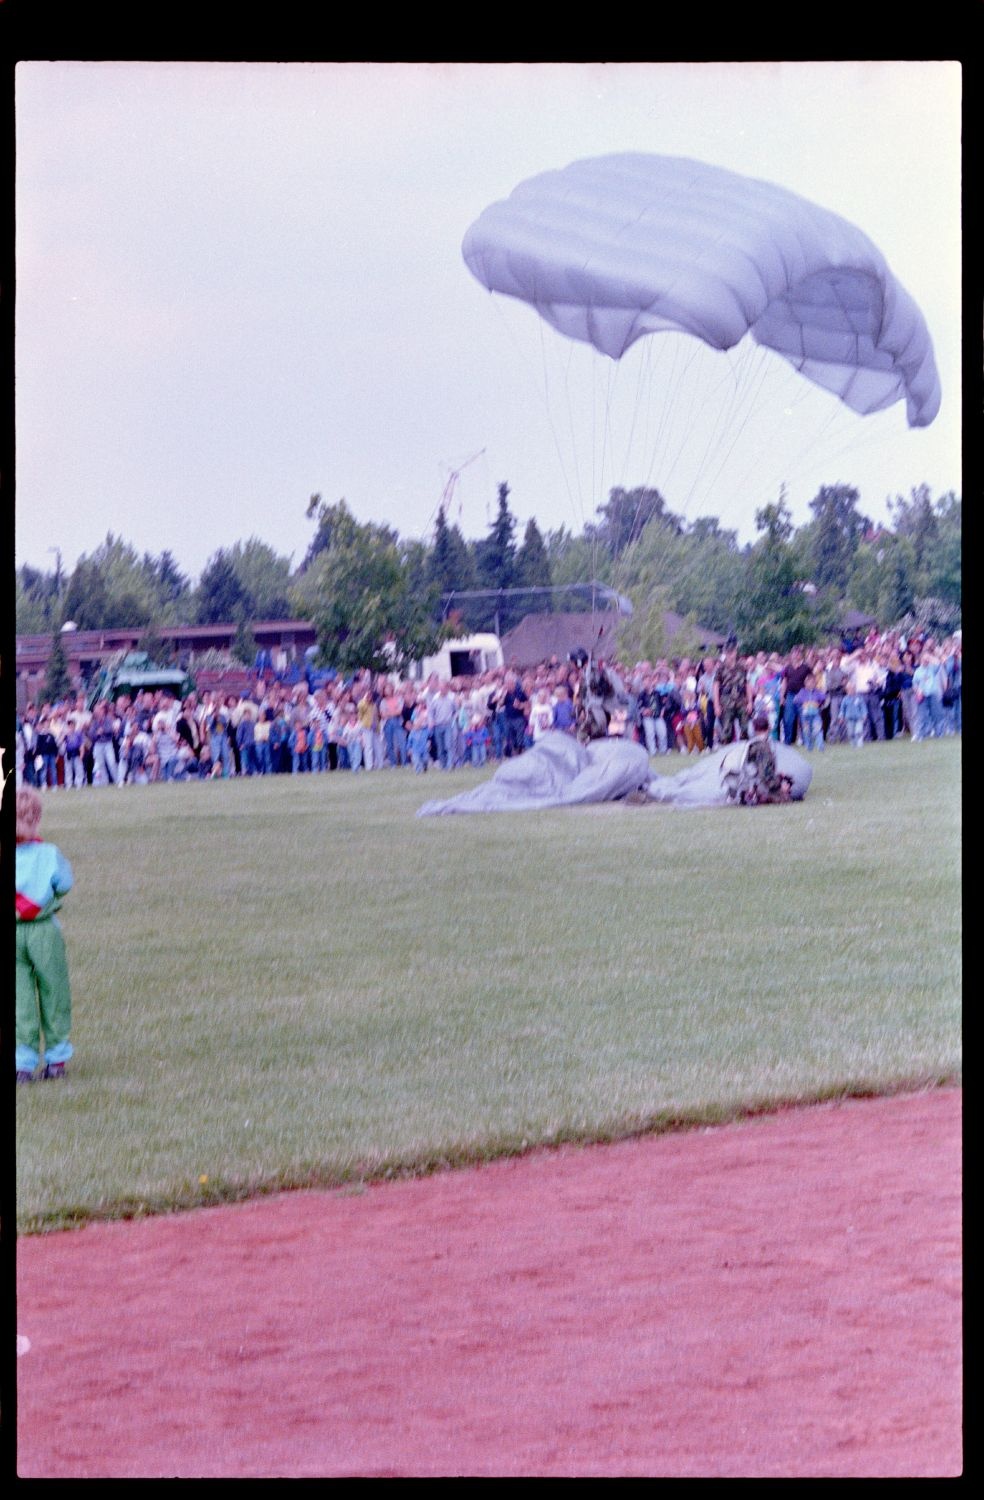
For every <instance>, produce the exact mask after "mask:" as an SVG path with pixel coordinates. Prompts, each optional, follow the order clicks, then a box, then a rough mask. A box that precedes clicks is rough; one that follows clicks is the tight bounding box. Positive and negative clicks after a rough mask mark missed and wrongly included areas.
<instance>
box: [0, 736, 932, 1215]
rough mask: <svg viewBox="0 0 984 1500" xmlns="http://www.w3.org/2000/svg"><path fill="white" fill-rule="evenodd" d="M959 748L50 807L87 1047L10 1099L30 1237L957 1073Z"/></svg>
mask: <svg viewBox="0 0 984 1500" xmlns="http://www.w3.org/2000/svg"><path fill="white" fill-rule="evenodd" d="M960 754H961V744H960V741H959V740H958V739H948V740H941V741H940V740H937V741H929V742H925V743H921V744H916V745H912V744H910V743H909V742H908V741H900V742H894V743H890V744H881V745H872V746H866V747H865V748H864V749H863V750H860V751H852V750H849V749H846V748H838V749H833V750H830V751H827V752H826V753H824V754H819V755H815V756H814V757H813V761H814V766H815V775H814V781H813V786H812V788H811V790H810V794H809V796H808V797H807V799H806V801H805V802H803V803H801V804H799V805H793V806H789V807H767V808H759V809H753V810H746V809H727V810H708V811H704V812H681V811H676V810H673V809H670V808H663V807H656V806H653V807H641V808H640V807H634V806H626V805H617V804H608V805H603V806H597V807H584V808H572V809H563V810H556V811H548V812H542V813H539V814H536V815H525V814H493V815H485V816H476V817H461V818H447V819H444V818H435V819H416V818H415V817H414V813H415V810H416V808H417V807H418V806H419V805H420V803H421V802H422V801H424V800H426V798H427V797H434V796H440V795H451V794H452V793H454V792H457V791H461V790H464V789H465V788H466V787H470V786H473V785H475V784H476V783H477V782H478V781H480V780H483V779H485V778H486V777H487V776H488V775H489V774H490V772H489V771H481V772H479V771H471V770H465V771H460V772H453V773H449V774H441V773H438V772H434V773H433V774H431V775H429V776H428V777H427V778H426V780H425V779H423V778H421V777H417V776H414V775H412V774H411V773H406V772H385V773H379V774H371V775H361V776H351V775H345V774H336V775H325V776H320V777H311V776H305V777H299V778H291V777H282V778H281V777H277V778H268V779H257V780H249V781H230V782H224V783H214V782H208V783H204V784H200V783H196V784H193V785H177V786H176V785H168V786H152V787H133V788H124V789H123V790H122V791H117V790H115V789H108V788H107V789H101V790H98V789H97V790H94V791H91V792H88V793H84V794H83V793H59V794H56V795H52V796H50V797H49V798H48V799H47V800H46V807H45V818H44V823H43V833H44V835H45V836H46V837H48V838H50V839H53V840H54V841H55V842H57V843H58V844H60V845H61V847H62V849H63V850H64V852H65V853H66V854H67V855H68V857H69V859H70V860H71V861H72V864H73V867H74V870H75V875H76V889H75V891H73V892H72V894H71V895H70V896H69V898H68V900H67V901H66V904H65V908H64V911H63V913H62V919H63V926H64V930H65V934H66V939H67V942H68V947H69V959H70V965H71V971H72V982H73V993H74V1003H75V1020H74V1031H73V1041H74V1043H75V1048H76V1056H75V1058H74V1059H73V1061H72V1063H71V1064H70V1077H69V1078H68V1079H67V1080H66V1081H65V1082H64V1083H62V1084H34V1085H31V1086H29V1087H23V1088H20V1089H18V1091H17V1174H18V1222H19V1228H20V1230H21V1232H37V1231H40V1230H44V1229H52V1228H61V1227H65V1226H67V1225H70V1224H73V1223H82V1222H85V1221H87V1220H88V1219H92V1218H106V1217H120V1216H126V1215H132V1214H139V1213H149V1212H165V1211H170V1210H173V1209H177V1208H182V1207H190V1206H193V1205H196V1204H201V1203H215V1202H220V1201H224V1200H228V1199H233V1198H239V1197H244V1196H247V1195H249V1194H251V1193H256V1192H264V1191H270V1190H274V1189H278V1188H283V1187H288V1186H301V1185H313V1184H325V1185H329V1184H345V1183H350V1184H352V1185H353V1190H357V1185H358V1184H359V1183H360V1182H362V1181H364V1180H365V1179H367V1178H375V1177H381V1176H386V1175H396V1174H399V1173H403V1172H422V1171H427V1170H432V1169H434V1168H436V1167H438V1166H441V1165H443V1164H446V1163H460V1162H465V1161H471V1160H482V1159H487V1158H490V1157H492V1156H495V1155H497V1154H500V1153H504V1152H510V1151H517V1150H522V1149H524V1148H526V1147H527V1146H532V1145H534V1144H537V1143H543V1142H550V1141H561V1140H584V1141H588V1140H600V1139H608V1138H615V1137H618V1136H622V1135H626V1134H630V1133H633V1132H636V1131H640V1130H645V1129H659V1128H664V1127H667V1126H670V1125H680V1124H688V1123H693V1124H696V1123H700V1122H713V1121H718V1120H723V1119H727V1118H730V1117H733V1116H735V1115H738V1114H741V1113H743V1112H745V1111H749V1110H757V1109H763V1108H769V1107H773V1106H776V1105H779V1104H782V1103H788V1102H792V1101H800V1100H802V1101H808V1100H815V1099H819V1098H825V1097H831V1096H837V1095H842V1094H849V1093H882V1092H891V1091H894V1090H898V1089H901V1088H904V1087H909V1086H932V1085H935V1084H938V1083H942V1082H944V1081H949V1080H953V1079H956V1078H957V1077H958V1076H959V1068H960V977H961V958H960V942H961V918H960V853H959V851H960ZM665 765H666V762H662V763H660V766H659V768H660V769H663V768H664V766H665Z"/></svg>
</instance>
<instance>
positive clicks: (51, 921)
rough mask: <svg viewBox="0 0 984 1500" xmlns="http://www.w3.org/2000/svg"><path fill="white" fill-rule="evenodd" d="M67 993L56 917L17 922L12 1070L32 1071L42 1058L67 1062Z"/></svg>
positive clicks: (69, 1016) (62, 944)
mask: <svg viewBox="0 0 984 1500" xmlns="http://www.w3.org/2000/svg"><path fill="white" fill-rule="evenodd" d="M71 1029H72V991H71V988H70V986H69V983H68V959H67V957H66V954H65V939H64V938H63V937H62V930H61V925H60V923H59V922H58V919H57V917H44V918H42V919H41V920H40V921H37V922H18V923H17V1019H16V1041H17V1046H16V1054H15V1055H16V1063H17V1071H18V1072H20V1071H22V1070H26V1071H28V1072H32V1071H33V1070H34V1069H35V1068H36V1067H37V1065H38V1062H39V1059H40V1054H41V1037H42V1034H43V1036H44V1055H45V1061H46V1062H49V1063H55V1062H67V1061H68V1059H69V1058H70V1057H71V1055H72V1044H71V1042H70V1041H69V1039H68V1036H69V1032H70V1031H71Z"/></svg>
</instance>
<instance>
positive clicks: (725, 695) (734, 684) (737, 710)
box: [714, 638, 752, 745]
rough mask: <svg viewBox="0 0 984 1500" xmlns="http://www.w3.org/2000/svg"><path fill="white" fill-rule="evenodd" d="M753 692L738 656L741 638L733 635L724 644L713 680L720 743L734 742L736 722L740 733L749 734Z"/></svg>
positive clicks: (728, 743)
mask: <svg viewBox="0 0 984 1500" xmlns="http://www.w3.org/2000/svg"><path fill="white" fill-rule="evenodd" d="M751 696H752V694H751V689H750V688H749V686H748V678H747V676H746V674H745V668H744V667H743V666H742V665H741V663H740V662H739V660H738V642H737V641H736V640H734V638H732V639H731V640H729V641H728V643H727V645H726V646H725V648H724V661H723V662H722V663H721V665H720V667H719V668H718V672H717V677H716V679H715V682H714V717H715V719H716V721H717V726H718V737H719V743H720V744H722V745H730V744H731V742H732V740H733V739H734V733H735V724H736V723H737V725H738V733H739V737H740V738H741V739H745V738H746V737H747V735H748V721H749V718H750V717H751V712H752V704H751Z"/></svg>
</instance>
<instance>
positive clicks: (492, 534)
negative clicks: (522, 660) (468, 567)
mask: <svg viewBox="0 0 984 1500" xmlns="http://www.w3.org/2000/svg"><path fill="white" fill-rule="evenodd" d="M515 533H516V517H515V516H514V515H513V514H512V512H511V511H510V509H509V486H508V484H506V483H502V484H500V485H499V509H498V512H497V514H496V518H495V520H494V521H493V522H492V525H491V526H490V528H489V534H488V536H487V537H485V539H484V540H483V541H481V542H478V543H477V544H476V546H475V554H474V555H475V568H476V572H477V575H478V587H479V588H480V589H495V590H497V591H499V590H504V589H510V588H512V587H513V585H514V581H515V567H516V543H515V540H514V538H515ZM478 613H479V617H480V619H481V624H480V626H479V627H478V628H480V629H484V630H495V631H496V633H497V634H498V635H503V634H505V632H506V631H507V630H508V629H509V628H510V626H511V625H512V624H513V623H514V618H513V617H514V615H515V607H514V606H512V605H511V604H510V602H509V600H508V599H506V598H500V599H497V600H496V599H492V600H489V601H488V603H487V604H486V603H484V601H483V602H482V606H481V609H480V611H479V612H478Z"/></svg>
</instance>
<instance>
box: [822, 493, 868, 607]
mask: <svg viewBox="0 0 984 1500" xmlns="http://www.w3.org/2000/svg"><path fill="white" fill-rule="evenodd" d="M860 498H861V497H860V495H859V493H858V491H857V490H856V489H852V487H851V486H850V485H847V484H835V485H826V484H825V485H823V486H822V488H821V490H820V492H819V494H818V495H817V496H816V498H815V499H814V500H811V501H810V509H811V511H812V512H813V517H814V519H813V524H812V526H810V527H809V528H808V533H809V540H808V561H809V568H810V572H811V575H812V581H813V582H814V583H815V584H816V586H817V588H818V589H831V590H833V591H834V592H835V593H836V594H838V595H842V594H843V592H844V589H845V587H846V585H847V580H848V577H849V575H850V572H851V565H852V563H853V561H854V554H855V552H856V551H857V550H858V547H859V545H860V543H861V539H862V537H863V536H864V534H865V532H866V531H867V530H868V528H869V527H870V525H871V522H870V521H869V520H868V518H867V516H863V515H861V513H860V511H859V510H858V501H859V500H860Z"/></svg>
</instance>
